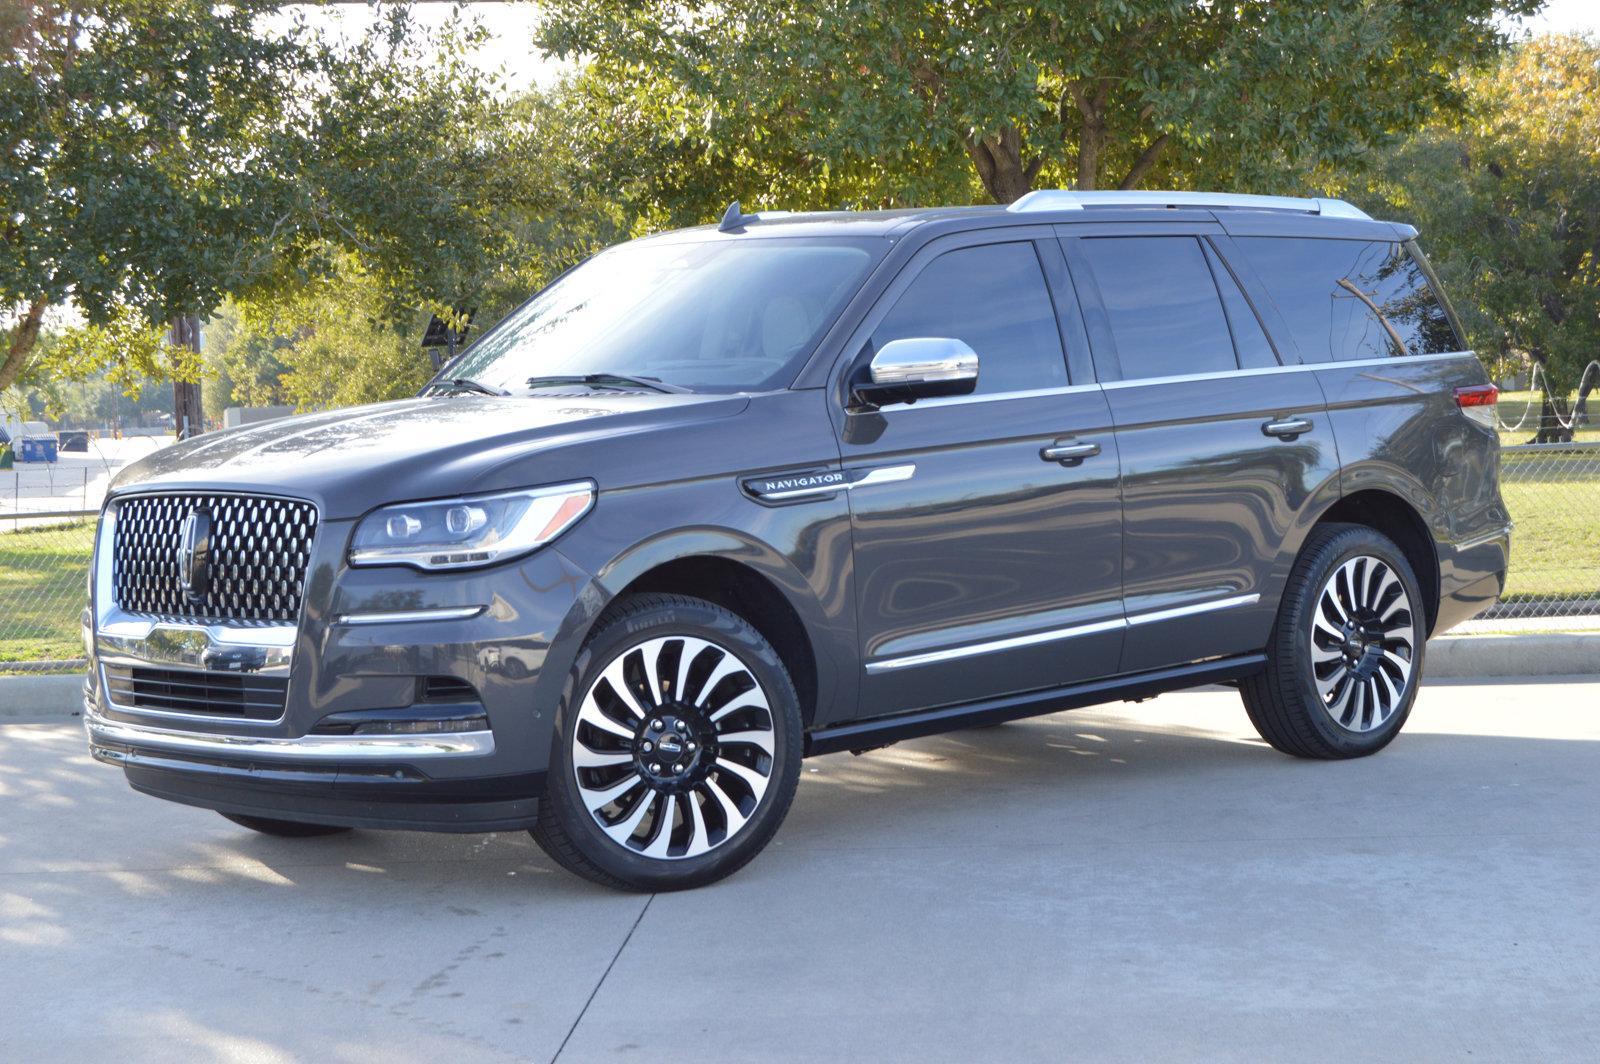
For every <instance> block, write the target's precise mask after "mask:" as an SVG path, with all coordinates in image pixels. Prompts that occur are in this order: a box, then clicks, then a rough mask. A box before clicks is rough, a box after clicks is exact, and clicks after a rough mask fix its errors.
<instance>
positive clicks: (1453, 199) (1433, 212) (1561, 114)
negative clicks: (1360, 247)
mask: <svg viewBox="0 0 1600 1064" xmlns="http://www.w3.org/2000/svg"><path fill="white" fill-rule="evenodd" d="M1461 85H1462V89H1463V91H1464V93H1465V95H1466V97H1467V99H1468V104H1469V110H1468V112H1467V115H1466V116H1465V117H1464V118H1463V119H1462V120H1460V121H1455V122H1435V123H1433V124H1431V125H1429V126H1428V127H1427V128H1426V129H1424V130H1423V131H1421V132H1420V133H1419V134H1417V135H1416V136H1415V137H1413V138H1412V139H1411V140H1409V141H1407V142H1406V143H1405V144H1403V145H1401V146H1398V147H1396V148H1395V149H1393V150H1391V151H1389V152H1387V153H1386V154H1385V155H1384V156H1383V158H1382V160H1381V162H1380V164H1379V165H1378V166H1377V167H1375V168H1374V170H1373V176H1372V178H1371V179H1370V180H1368V181H1366V182H1363V183H1360V184H1358V185H1357V187H1356V188H1355V189H1354V190H1353V198H1356V199H1358V200H1360V201H1362V202H1363V203H1364V204H1366V205H1367V206H1369V207H1370V208H1371V209H1372V210H1373V211H1374V213H1378V212H1382V213H1383V214H1384V215H1385V216H1387V217H1395V218H1400V219H1403V220H1405V221H1409V222H1412V223H1413V224H1415V225H1416V226H1417V227H1418V228H1419V229H1420V230H1421V231H1422V239H1423V241H1424V242H1425V243H1426V245H1427V246H1428V248H1429V249H1430V255H1431V258H1432V260H1433V262H1434V265H1435V268H1436V269H1437V270H1438V271H1439V272H1440V274H1441V275H1442V276H1443V280H1444V281H1445V286H1446V288H1447V289H1448V290H1449V291H1450V292H1451V293H1452V296H1453V299H1454V301H1455V303H1456V305H1457V307H1458V309H1459V311H1460V313H1461V316H1462V318H1463V324H1464V325H1465V326H1466V328H1467V332H1468V340H1469V342H1470V343H1471V344H1472V345H1473V347H1474V348H1475V349H1476V350H1477V351H1478V352H1479V353H1480V354H1481V355H1483V356H1485V357H1486V358H1489V359H1497V358H1499V359H1503V358H1505V357H1506V356H1509V355H1523V356H1526V357H1527V358H1528V359H1531V360H1532V362H1533V363H1534V364H1536V365H1537V366H1539V367H1540V369H1541V370H1542V374H1543V376H1544V378H1545V380H1546V383H1547V386H1548V387H1547V392H1549V393H1554V394H1553V395H1552V394H1547V395H1546V397H1545V401H1544V407H1543V410H1542V412H1541V419H1540V426H1539V430H1538V434H1537V435H1536V437H1535V442H1539V443H1545V442H1555V441H1565V440H1570V439H1571V438H1572V434H1571V430H1570V428H1568V427H1566V426H1567V425H1568V424H1570V422H1571V412H1570V411H1569V410H1568V409H1567V407H1566V403H1565V401H1564V399H1562V398H1561V397H1562V396H1565V395H1566V394H1567V393H1568V392H1570V390H1571V389H1573V388H1576V387H1578V386H1579V385H1580V383H1582V384H1587V385H1588V386H1590V387H1592V386H1593V384H1594V382H1595V377H1594V375H1593V374H1590V375H1589V377H1588V379H1587V380H1584V369H1585V367H1586V366H1587V365H1588V364H1589V363H1590V362H1591V361H1593V360H1594V359H1596V358H1597V357H1600V41H1597V40H1595V39H1593V38H1584V37H1576V36H1549V37H1542V38H1536V39H1534V40H1531V41H1528V42H1526V43H1524V44H1521V45H1519V46H1517V47H1516V48H1515V49H1513V50H1512V51H1510V52H1508V53H1507V54H1506V56H1505V57H1504V59H1503V60H1502V61H1501V62H1500V63H1499V64H1498V65H1497V66H1496V67H1495V68H1493V69H1492V70H1489V71H1486V72H1482V73H1477V74H1471V73H1469V74H1467V75H1464V76H1463V78H1462V80H1461ZM1580 401H1581V399H1580Z"/></svg>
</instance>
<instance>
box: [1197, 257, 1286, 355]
mask: <svg viewBox="0 0 1600 1064" xmlns="http://www.w3.org/2000/svg"><path fill="white" fill-rule="evenodd" d="M1200 246H1201V247H1202V248H1204V249H1205V253H1206V262H1207V263H1208V264H1210V266H1211V276H1212V278H1213V279H1214V280H1215V281H1216V282H1217V291H1219V292H1221V293H1222V309H1223V310H1224V311H1225V312H1226V313H1227V315H1228V330H1229V331H1230V332H1232V333H1233V347H1234V350H1235V351H1236V352H1237V353H1238V355H1239V365H1240V366H1242V367H1244V368H1245V369H1264V368H1266V367H1267V366H1276V365H1278V364H1279V363H1278V355H1277V353H1276V352H1275V351H1273V350H1272V341H1270V340H1268V339H1267V333H1266V330H1265V329H1263V328H1262V327H1261V319H1259V318H1257V317H1256V312H1255V310H1254V309H1252V308H1251V306H1250V301H1249V300H1247V299H1245V297H1244V292H1243V291H1242V290H1241V289H1240V288H1239V282H1238V281H1237V280H1236V279H1235V278H1234V276H1233V273H1232V271H1230V270H1229V269H1228V265H1227V263H1225V262H1223V261H1222V258H1221V256H1219V255H1218V254H1217V251H1216V249H1215V248H1213V247H1212V246H1211V245H1210V244H1208V243H1206V242H1205V241H1201V242H1200Z"/></svg>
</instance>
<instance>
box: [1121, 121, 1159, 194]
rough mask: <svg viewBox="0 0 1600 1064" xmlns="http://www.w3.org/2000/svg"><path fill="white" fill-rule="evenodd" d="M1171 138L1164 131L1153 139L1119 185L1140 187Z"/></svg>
mask: <svg viewBox="0 0 1600 1064" xmlns="http://www.w3.org/2000/svg"><path fill="white" fill-rule="evenodd" d="M1169 139H1170V137H1169V136H1168V134H1166V133H1163V134H1161V136H1159V137H1157V138H1156V139H1155V140H1152V141H1151V142H1150V144H1149V146H1148V147H1146V148H1145V150H1144V151H1143V152H1142V153H1141V154H1140V156H1139V158H1137V159H1135V160H1134V162H1133V165H1132V166H1131V167H1129V168H1128V172H1127V173H1126V174H1125V175H1123V178H1122V183H1121V184H1119V185H1118V186H1117V187H1118V188H1122V189H1128V188H1138V187H1139V182H1141V181H1143V180H1144V175H1145V174H1148V173H1149V172H1150V168H1151V167H1152V166H1154V165H1155V164H1156V160H1157V159H1159V158H1161V152H1162V151H1163V150H1164V149H1165V148H1166V146H1167V141H1168V140H1169Z"/></svg>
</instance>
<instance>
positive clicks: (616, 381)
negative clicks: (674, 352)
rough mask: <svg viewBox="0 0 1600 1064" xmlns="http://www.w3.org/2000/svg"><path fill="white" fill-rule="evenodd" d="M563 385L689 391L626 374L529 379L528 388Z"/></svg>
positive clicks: (673, 391)
mask: <svg viewBox="0 0 1600 1064" xmlns="http://www.w3.org/2000/svg"><path fill="white" fill-rule="evenodd" d="M561 384H587V385H588V386H589V387H591V388H630V387H631V388H648V389H649V390H650V391H652V392H665V393H667V394H668V395H685V394H688V392H689V389H687V388H680V387H678V386H677V385H676V384H666V383H664V382H663V381H661V380H659V379H658V378H656V377H634V376H630V375H629V374H626V373H570V374H567V375H565V376H555V377H529V378H528V387H530V388H548V387H551V386H554V385H561Z"/></svg>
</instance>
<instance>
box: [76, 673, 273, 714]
mask: <svg viewBox="0 0 1600 1064" xmlns="http://www.w3.org/2000/svg"><path fill="white" fill-rule="evenodd" d="M105 677H106V696H107V699H108V700H109V701H110V702H111V704H112V705H113V706H116V707H119V708H125V709H159V710H161V711H162V712H165V713H198V714H201V715H204V716H209V717H241V718H243V719H245V720H277V719H278V718H279V717H281V716H283V705H284V701H285V700H286V699H287V697H288V693H289V679H288V677H286V676H258V675H252V674H250V673H236V672H207V671H202V670H198V669H167V668H156V667H146V666H142V665H132V666H129V665H107V666H106V669H105Z"/></svg>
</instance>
